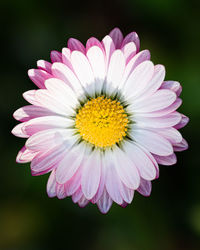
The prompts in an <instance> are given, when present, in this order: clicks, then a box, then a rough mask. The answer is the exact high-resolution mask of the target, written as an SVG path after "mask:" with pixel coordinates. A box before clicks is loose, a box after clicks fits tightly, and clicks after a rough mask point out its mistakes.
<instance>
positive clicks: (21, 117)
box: [13, 105, 55, 122]
mask: <svg viewBox="0 0 200 250" xmlns="http://www.w3.org/2000/svg"><path fill="white" fill-rule="evenodd" d="M51 115H55V113H53V112H51V111H50V110H48V109H46V108H43V107H39V106H35V105H27V106H24V107H22V108H19V109H17V110H16V111H15V112H14V114H13V116H14V118H15V119H16V120H18V121H21V122H26V121H29V120H30V119H33V118H36V117H41V116H51Z"/></svg>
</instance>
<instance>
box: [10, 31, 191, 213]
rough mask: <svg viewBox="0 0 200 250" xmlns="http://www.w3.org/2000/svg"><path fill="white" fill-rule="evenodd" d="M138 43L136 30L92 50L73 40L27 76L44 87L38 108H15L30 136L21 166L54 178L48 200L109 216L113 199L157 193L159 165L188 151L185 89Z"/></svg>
mask: <svg viewBox="0 0 200 250" xmlns="http://www.w3.org/2000/svg"><path fill="white" fill-rule="evenodd" d="M139 46H140V42H139V38H138V35H137V34H136V33H135V32H132V33H130V34H128V35H127V36H126V37H125V38H124V37H123V35H122V33H121V31H120V30H119V29H118V28H115V29H114V30H112V31H111V32H110V34H109V35H107V36H106V37H104V39H103V40H102V41H101V42H100V41H99V40H97V39H96V38H93V37H92V38H90V39H89V40H88V41H87V43H86V46H84V45H83V44H82V43H81V42H79V41H78V40H76V39H73V38H71V39H69V41H68V47H67V48H63V49H62V53H61V52H57V51H52V52H51V61H52V63H49V62H47V61H44V60H39V61H38V62H37V66H38V69H31V70H29V71H28V75H29V77H30V79H31V80H32V81H33V82H34V83H35V84H36V86H37V87H38V88H39V89H34V90H30V91H27V92H25V93H24V95H23V96H24V98H25V99H26V100H27V101H28V102H29V103H30V104H31V105H28V106H25V107H22V108H20V109H18V110H17V111H15V113H14V117H15V119H16V120H19V121H20V122H21V123H20V124H18V125H17V126H16V127H15V128H14V129H13V130H12V133H13V134H14V135H16V136H18V137H24V138H28V139H27V141H26V144H25V146H24V147H23V148H22V149H21V150H20V151H19V153H18V156H17V162H19V163H24V162H31V171H32V175H42V174H45V173H48V172H50V173H51V174H50V176H49V180H48V183H47V193H48V195H49V197H54V196H57V197H58V198H59V199H63V198H65V197H66V196H72V200H73V201H74V202H75V203H78V204H79V206H80V207H84V206H85V205H87V204H88V203H89V202H91V203H94V204H97V206H98V207H99V209H100V211H101V212H102V213H107V212H108V210H109V209H110V207H111V205H112V202H113V201H114V202H116V203H117V204H119V205H121V206H123V207H125V206H126V205H127V204H129V203H131V202H132V199H133V196H134V192H135V190H136V191H138V192H139V193H141V194H142V195H144V196H149V195H150V193H151V181H152V180H154V179H155V178H158V176H159V167H158V164H162V165H172V164H175V163H176V155H175V154H174V151H182V150H185V149H187V147H188V145H187V142H186V141H185V140H184V139H183V138H182V136H181V134H180V132H179V131H178V129H180V128H182V127H184V126H185V125H186V124H187V123H188V118H187V117H186V116H184V115H183V114H180V113H179V112H177V111H176V109H177V108H178V107H179V106H180V105H181V103H182V101H181V99H180V98H179V95H180V93H181V86H180V84H179V83H178V82H176V81H164V78H165V68H164V66H162V65H154V64H153V63H152V62H151V61H150V52H149V51H148V50H143V51H140V52H139Z"/></svg>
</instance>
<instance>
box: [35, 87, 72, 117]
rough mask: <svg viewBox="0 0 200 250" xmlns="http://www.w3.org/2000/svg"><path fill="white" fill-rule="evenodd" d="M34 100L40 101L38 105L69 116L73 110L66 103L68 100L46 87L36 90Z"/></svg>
mask: <svg viewBox="0 0 200 250" xmlns="http://www.w3.org/2000/svg"><path fill="white" fill-rule="evenodd" d="M35 98H36V100H37V101H38V102H39V103H40V106H42V107H45V108H47V109H49V110H51V111H52V112H55V113H57V114H60V115H64V116H71V115H73V114H74V110H73V109H72V108H71V107H70V106H69V105H68V101H67V100H64V99H63V98H61V100H60V98H59V97H58V96H55V95H54V94H52V93H50V92H49V91H48V90H47V89H40V90H37V92H36V93H35Z"/></svg>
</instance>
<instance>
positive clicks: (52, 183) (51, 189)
mask: <svg viewBox="0 0 200 250" xmlns="http://www.w3.org/2000/svg"><path fill="white" fill-rule="evenodd" d="M47 194H48V196H49V197H55V196H56V177H55V169H54V170H53V171H52V172H51V174H50V176H49V179H48V182H47Z"/></svg>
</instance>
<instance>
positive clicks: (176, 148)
mask: <svg viewBox="0 0 200 250" xmlns="http://www.w3.org/2000/svg"><path fill="white" fill-rule="evenodd" d="M173 148H174V151H177V152H180V151H184V150H187V149H188V143H187V141H186V140H185V139H184V138H183V140H182V141H181V142H180V143H176V144H174V145H173Z"/></svg>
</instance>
